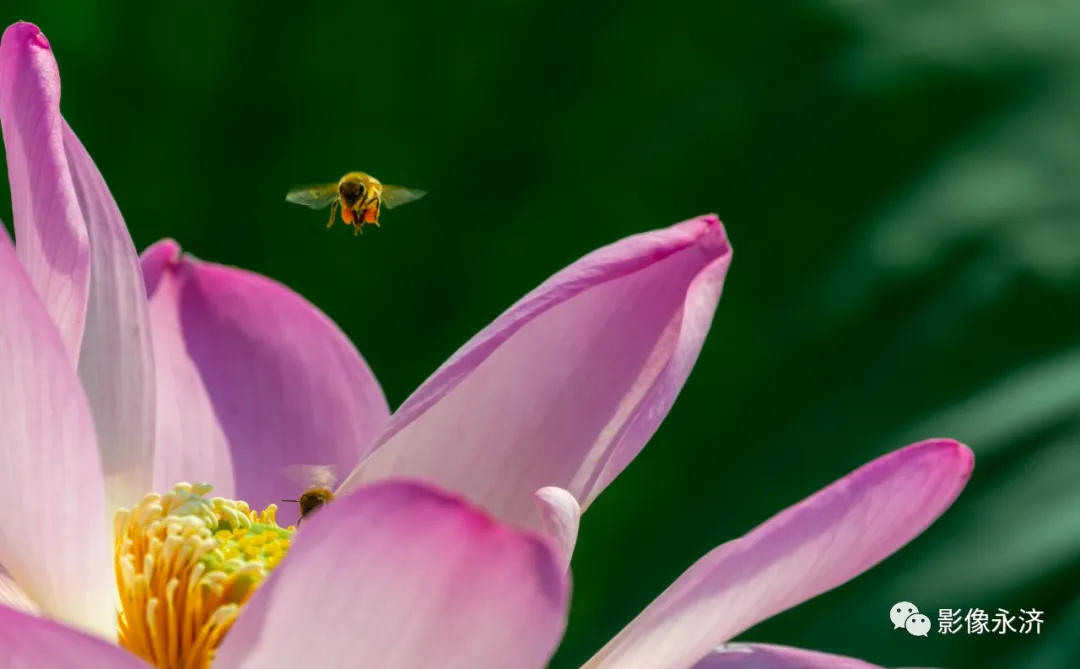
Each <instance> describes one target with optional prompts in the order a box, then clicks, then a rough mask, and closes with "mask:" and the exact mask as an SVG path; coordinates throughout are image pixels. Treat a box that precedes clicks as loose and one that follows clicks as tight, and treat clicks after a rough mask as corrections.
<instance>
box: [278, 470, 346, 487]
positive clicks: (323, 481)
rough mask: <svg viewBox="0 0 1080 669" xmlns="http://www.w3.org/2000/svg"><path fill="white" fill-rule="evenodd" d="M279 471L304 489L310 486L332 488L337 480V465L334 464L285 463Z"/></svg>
mask: <svg viewBox="0 0 1080 669" xmlns="http://www.w3.org/2000/svg"><path fill="white" fill-rule="evenodd" d="M281 473H282V475H283V476H284V477H285V478H287V479H289V480H290V481H292V482H293V483H295V484H296V485H298V486H301V487H302V488H303V489H304V490H308V489H311V488H329V489H330V490H333V489H334V486H335V485H337V482H338V473H337V467H335V466H334V465H286V466H284V467H282V468H281Z"/></svg>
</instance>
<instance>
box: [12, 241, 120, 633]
mask: <svg viewBox="0 0 1080 669" xmlns="http://www.w3.org/2000/svg"><path fill="white" fill-rule="evenodd" d="M0 337H2V339H3V345H2V346H0V370H2V373H0V407H3V408H4V417H3V420H0V509H8V510H9V511H13V512H9V513H3V514H0V563H2V564H3V565H4V568H5V569H6V570H7V572H8V573H9V574H10V576H11V578H12V579H13V580H14V581H15V582H16V583H18V584H19V586H20V587H21V588H22V589H23V590H24V591H25V592H26V593H27V594H28V595H29V596H30V598H31V599H32V600H33V601H35V602H37V604H38V605H39V606H40V607H41V609H42V610H44V611H45V612H46V613H49V614H50V615H52V616H55V617H57V618H60V619H62V620H65V621H67V622H70V623H71V624H73V625H76V626H79V627H83V628H85V629H90V630H93V631H95V632H97V633H99V634H102V635H105V636H108V637H110V638H113V637H115V634H116V604H115V602H116V585H115V581H114V577H113V571H112V561H111V559H112V542H111V539H112V534H111V527H110V526H109V525H107V524H106V520H107V517H106V511H105V500H104V494H105V493H104V485H103V481H102V475H101V463H100V460H99V459H98V451H97V443H96V440H95V438H94V423H93V420H92V419H91V417H90V409H89V406H88V404H87V401H86V396H85V395H84V394H83V390H82V387H81V386H80V385H79V380H78V379H77V378H76V376H75V370H74V369H73V368H72V366H71V362H70V360H69V358H68V356H67V353H66V351H65V350H64V344H63V342H62V341H61V340H60V335H59V334H58V333H57V331H56V327H55V326H54V325H53V322H52V320H51V319H50V318H49V314H48V312H47V311H46V310H45V307H44V305H42V303H41V300H40V298H39V297H38V295H37V293H36V292H35V291H34V287H33V286H32V285H31V283H30V279H29V278H28V277H27V275H26V272H25V271H24V270H23V267H22V265H20V264H19V260H18V258H17V257H16V256H15V249H13V248H12V247H11V245H10V244H8V243H7V240H0Z"/></svg>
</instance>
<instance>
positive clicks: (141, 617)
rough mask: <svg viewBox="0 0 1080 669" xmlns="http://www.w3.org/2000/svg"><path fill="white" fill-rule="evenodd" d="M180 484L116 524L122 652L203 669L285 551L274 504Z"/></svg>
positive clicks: (288, 534)
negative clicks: (256, 506) (259, 505)
mask: <svg viewBox="0 0 1080 669" xmlns="http://www.w3.org/2000/svg"><path fill="white" fill-rule="evenodd" d="M211 489H212V488H211V486H209V485H206V484H196V485H191V484H190V483H179V484H177V485H176V487H174V488H173V489H172V491H171V492H169V493H166V494H164V495H159V494H156V493H154V494H150V495H147V496H146V497H144V498H143V499H142V501H141V502H139V503H138V504H137V505H136V506H135V507H134V508H132V509H121V510H120V511H118V512H117V514H116V519H115V530H116V533H115V535H114V536H115V541H116V544H115V548H116V558H115V568H116V585H117V588H118V590H119V594H120V602H119V628H120V645H122V646H123V647H124V648H127V649H128V650H130V651H131V652H132V653H134V654H136V655H138V656H139V657H141V658H143V659H144V660H146V661H147V662H149V663H150V664H151V665H153V666H154V667H157V669H208V668H209V667H210V661H211V660H212V659H213V655H214V650H215V649H216V648H217V647H218V645H219V644H220V643H221V640H222V638H223V637H224V636H225V633H226V632H228V631H229V628H230V627H232V624H233V622H234V621H235V620H236V616H237V615H238V614H239V612H240V608H241V607H242V606H243V605H244V604H245V603H246V602H247V601H248V599H250V598H251V595H252V593H254V591H255V589H256V588H257V587H258V585H259V584H260V583H262V581H263V579H265V578H266V575H267V574H268V573H269V571H270V570H271V569H273V568H274V567H276V566H277V564H278V563H279V562H280V561H281V559H282V558H283V557H285V553H286V552H287V551H288V550H289V545H290V542H291V540H292V535H293V532H294V530H293V528H291V527H290V528H283V527H279V526H278V524H277V519H276V517H275V514H276V513H277V507H276V506H275V505H273V504H271V505H270V506H269V507H267V508H266V510H265V511H262V512H256V511H252V510H251V509H250V508H249V507H248V505H247V504H246V503H244V502H237V501H234V500H231V499H224V498H221V497H213V498H210V497H208V496H207V495H208V494H209V492H210V491H211Z"/></svg>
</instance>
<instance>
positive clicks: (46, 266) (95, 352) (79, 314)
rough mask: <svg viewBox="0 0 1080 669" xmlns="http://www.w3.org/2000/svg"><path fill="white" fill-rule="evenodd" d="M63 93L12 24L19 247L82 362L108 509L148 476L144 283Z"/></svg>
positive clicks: (6, 54) (8, 85) (0, 58)
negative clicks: (63, 110) (66, 113)
mask: <svg viewBox="0 0 1080 669" xmlns="http://www.w3.org/2000/svg"><path fill="white" fill-rule="evenodd" d="M59 102H60V79H59V74H58V72H57V68H56V61H55V59H54V58H53V55H52V51H51V50H50V49H49V45H48V41H47V40H46V39H45V36H44V35H42V34H41V33H40V32H39V31H38V29H37V27H36V26H34V25H31V24H28V23H19V24H15V25H14V26H12V27H10V28H8V30H7V31H6V32H5V33H4V37H3V41H2V44H0V121H2V122H3V131H4V142H5V147H6V150H7V157H8V172H9V174H10V178H11V193H12V206H13V209H14V213H15V230H16V235H17V237H18V248H17V250H18V254H19V258H20V260H22V262H23V264H24V265H25V266H26V268H27V271H28V272H29V274H30V278H31V280H32V282H33V284H34V285H35V286H36V287H37V289H38V292H39V294H40V295H42V296H43V297H44V299H45V304H46V307H47V308H48V310H49V312H50V314H51V315H52V317H53V320H54V322H55V323H56V324H57V327H58V328H59V329H60V333H61V337H62V338H63V340H64V344H65V347H66V348H67V351H68V356H69V357H70V359H71V360H72V361H77V362H78V368H79V376H80V378H81V379H82V382H83V385H84V388H85V390H86V393H87V396H88V398H89V400H90V409H91V411H92V413H93V415H94V423H95V425H96V427H97V430H98V443H99V444H101V447H102V453H101V459H102V463H103V466H104V470H105V476H106V485H107V498H106V502H107V507H108V508H110V509H115V508H118V507H120V506H126V505H129V504H132V503H134V502H135V501H137V500H138V499H139V498H140V497H141V496H142V495H144V494H145V493H146V492H147V491H148V490H149V489H150V485H151V474H152V462H153V453H152V449H153V441H152V439H153V429H154V428H153V426H154V413H153V412H154V403H153V382H154V370H153V358H152V357H151V353H152V351H151V344H150V329H149V322H148V319H147V313H146V292H145V289H144V288H143V282H142V273H141V271H140V268H139V262H138V254H136V252H135V247H134V245H133V244H132V242H131V237H130V235H128V231H127V226H125V225H124V220H123V218H121V216H120V212H119V210H118V209H117V207H116V203H115V202H114V201H113V198H112V195H110V194H109V190H108V188H107V187H106V186H105V182H104V180H103V179H102V178H101V174H100V173H99V172H98V170H97V167H95V166H94V162H93V160H91V159H90V156H89V155H88V154H87V153H86V150H85V149H84V148H83V146H82V144H80V143H79V140H78V138H76V137H75V134H74V133H73V132H72V131H71V128H69V127H68V126H67V123H66V122H65V121H64V119H63V118H62V117H61V115H60V107H59ZM88 240H89V241H88ZM91 270H92V271H91Z"/></svg>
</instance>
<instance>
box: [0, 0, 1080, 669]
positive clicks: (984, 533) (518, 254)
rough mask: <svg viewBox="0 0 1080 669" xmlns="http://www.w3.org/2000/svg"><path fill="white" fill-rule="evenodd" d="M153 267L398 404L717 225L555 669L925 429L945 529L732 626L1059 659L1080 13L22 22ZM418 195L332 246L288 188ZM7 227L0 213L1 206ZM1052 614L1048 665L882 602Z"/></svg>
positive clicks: (458, 9)
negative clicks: (325, 357) (952, 457)
mask: <svg viewBox="0 0 1080 669" xmlns="http://www.w3.org/2000/svg"><path fill="white" fill-rule="evenodd" d="M0 18H2V19H3V20H2V23H3V24H8V23H11V22H13V21H15V20H17V19H25V20H30V21H33V22H35V23H37V24H38V25H39V26H40V27H41V28H42V30H43V31H44V32H45V33H46V35H48V37H49V39H50V41H51V43H52V45H53V48H54V50H55V52H56V55H57V58H58V60H59V62H60V68H61V74H62V77H63V83H64V89H63V103H62V107H63V111H64V114H65V116H66V117H67V119H68V120H69V122H70V123H71V125H72V127H74V128H75V130H76V132H77V133H78V134H79V136H80V138H81V139H82V141H83V142H84V144H85V145H86V146H87V148H88V149H89V150H90V152H91V154H92V155H93V156H94V158H95V160H96V162H97V164H98V166H99V168H100V169H101V171H102V173H103V174H104V175H105V178H106V179H107V181H108V183H109V185H110V187H111V189H112V192H113V194H114V195H115V197H116V199H117V201H118V202H119V204H120V208H121V210H122V211H123V212H124V215H125V218H126V220H127V222H128V224H129V226H130V228H131V233H132V236H133V237H134V239H135V243H136V246H138V247H139V248H140V249H142V248H144V247H145V246H147V245H149V244H150V243H152V242H153V241H155V240H157V239H159V238H161V237H165V236H169V237H174V238H176V239H177V240H179V241H180V243H181V244H182V245H183V246H184V247H185V249H186V250H188V251H190V252H192V253H194V254H195V255H197V256H199V257H201V258H204V259H207V260H215V261H219V262H224V263H230V264H235V265H240V266H243V267H247V268H251V269H253V270H256V271H259V272H262V273H264V274H267V275H269V276H271V277H274V278H276V279H279V280H281V281H283V282H284V283H286V284H288V285H289V286H291V287H293V288H294V289H296V290H297V291H299V292H300V293H301V294H303V295H305V296H306V297H308V298H309V299H311V300H312V301H314V302H315V304H317V305H319V306H320V307H321V308H322V309H323V310H325V311H326V313H328V314H329V315H330V316H331V317H332V318H333V319H334V320H336V321H337V322H338V323H339V324H341V326H342V327H343V328H344V329H345V330H346V331H347V332H348V333H349V335H350V336H351V337H352V338H353V340H354V341H355V342H356V343H357V345H358V346H359V348H360V349H361V351H362V352H363V354H364V356H365V357H366V358H367V360H368V361H369V362H370V363H371V365H372V367H373V368H374V369H375V371H376V373H377V374H378V376H379V378H380V379H381V381H382V383H383V387H384V388H385V390H386V393H387V396H388V398H389V400H390V403H391V405H392V406H396V405H397V404H399V403H400V402H401V401H402V400H403V399H404V398H405V397H406V396H407V395H408V393H409V392H410V391H411V390H412V389H413V388H415V387H416V386H417V385H418V384H419V383H420V382H422V381H423V380H424V378H425V377H426V376H427V375H428V374H429V373H430V372H431V371H433V370H434V369H435V367H436V366H437V365H438V364H439V363H440V362H441V361H442V360H443V359H445V358H446V357H447V356H448V355H450V354H451V353H452V352H453V351H454V350H455V349H456V348H457V347H458V346H459V345H461V344H462V343H464V342H465V341H466V340H467V339H468V338H469V337H470V336H471V335H472V334H473V333H475V332H476V331H477V330H479V329H480V328H482V327H483V326H484V325H485V324H487V323H488V322H489V321H491V320H492V319H493V318H494V317H495V316H496V315H498V314H499V313H500V312H501V311H502V310H503V309H504V308H506V307H507V306H509V305H510V304H511V303H512V302H513V301H514V300H515V299H517V298H518V297H519V296H520V295H522V294H523V293H525V292H526V291H528V290H530V289H531V288H533V287H534V286H535V285H536V284H538V283H539V282H540V281H542V280H543V279H544V278H546V277H547V276H548V275H549V274H551V273H552V272H554V271H556V270H558V269H559V268H561V267H563V266H564V265H566V264H567V263H569V262H572V261H573V260H574V259H576V258H577V257H579V256H581V255H582V254H584V253H586V252H588V251H590V250H591V249H594V248H596V247H598V246H600V245H603V244H605V243H608V242H610V241H613V240H615V239H617V238H619V237H622V236H625V235H629V234H632V233H636V232H640V231H643V230H647V229H651V228H657V227H663V226H666V225H669V224H671V223H674V222H677V221H680V220H683V219H685V218H688V217H691V216H694V215H697V214H700V213H706V212H716V213H718V214H720V216H721V218H722V219H723V220H724V221H725V223H726V225H727V228H728V232H729V234H730V237H731V239H732V241H733V244H734V248H735V250H736V252H735V261H734V263H733V265H732V270H731V272H730V274H729V277H728V284H727V289H726V292H725V294H724V297H723V300H722V302H721V305H720V309H719V311H718V313H717V317H716V320H715V323H714V326H713V330H712V334H711V335H710V337H709V340H708V342H707V344H706V346H705V350H704V351H703V353H702V355H701V358H700V362H699V363H698V366H697V368H696V370H695V372H694V374H693V375H692V377H691V378H690V381H689V382H688V383H687V385H686V387H685V389H684V391H683V393H682V396H681V397H680V399H679V401H678V403H677V404H676V405H675V407H674V409H673V410H672V411H671V414H670V416H669V417H668V419H667V421H666V422H665V423H664V425H663V427H662V428H661V429H660V431H659V433H658V434H657V435H656V437H655V439H654V440H653V441H652V443H651V444H650V445H649V447H648V448H647V449H646V450H645V452H644V453H643V455H642V456H641V457H639V458H638V459H637V460H636V461H635V462H634V464H633V465H632V466H631V467H630V468H629V469H628V470H627V472H626V473H625V474H624V475H623V476H622V477H621V478H620V479H619V480H618V482H617V483H616V484H615V485H613V486H612V487H610V488H609V489H608V491H607V492H606V494H604V495H603V496H602V497H601V499H600V500H599V501H598V502H597V503H596V504H595V505H594V506H593V507H592V508H591V509H590V511H589V513H588V514H587V515H586V517H585V519H584V522H583V526H582V530H581V539H580V543H579V548H578V551H577V553H576V555H575V558H574V564H573V568H574V576H575V593H574V603H573V610H572V618H571V623H570V629H569V631H568V634H567V637H566V641H565V643H564V645H563V647H562V649H561V650H560V652H559V654H558V656H557V657H556V659H555V660H554V662H553V663H552V667H554V668H555V669H563V668H569V667H574V666H577V664H578V663H580V662H582V661H584V660H585V659H587V658H588V657H589V656H590V654H591V653H592V652H593V651H595V650H596V649H597V648H598V647H599V646H600V645H602V643H603V642H604V641H605V640H606V639H607V638H608V637H610V636H611V635H612V634H614V633H615V632H617V631H618V630H619V629H620V628H621V627H622V625H624V624H625V623H626V622H627V621H628V620H629V619H630V618H631V617H632V616H633V615H634V614H635V613H636V612H637V611H638V610H640V609H641V608H642V607H643V606H645V605H646V604H647V603H648V602H649V601H650V600H651V599H652V598H653V597H655V596H656V595H657V594H658V593H659V592H660V591H661V590H662V589H663V588H664V587H665V586H666V585H667V584H668V583H669V582H670V581H671V580H672V579H674V578H675V577H676V576H678V574H679V573H680V572H681V571H682V570H683V569H684V568H686V567H687V566H688V565H689V564H691V563H692V562H693V561H694V560H695V559H697V558H698V557H699V556H700V555H702V554H703V553H705V552H706V551H708V550H709V549H711V548H712V547H713V546H715V545H717V544H719V543H722V542H723V541H725V540H727V539H730V538H733V537H735V536H737V535H739V534H741V533H743V532H745V531H747V530H749V529H750V528H752V527H753V526H754V525H756V524H757V523H759V522H761V521H763V520H764V519H766V518H767V517H768V516H770V515H771V514H773V513H775V512H777V511H779V510H781V509H782V508H784V507H785V506H787V505H789V504H791V503H794V502H796V501H798V500H800V499H801V498H802V497H804V496H805V495H807V494H809V493H812V492H813V491H815V490H817V489H818V488H820V487H822V486H824V485H826V484H828V483H829V482H831V481H832V480H834V479H836V478H838V477H840V476H842V475H843V474H845V473H847V472H848V471H849V470H851V469H853V468H855V467H856V466H858V465H860V464H862V463H863V462H865V461H866V460H868V459H870V458H872V457H874V456H877V455H880V454H882V453H885V452H886V451H888V450H891V449H894V448H896V447H899V446H901V445H904V444H906V443H908V442H911V441H915V440H918V439H921V438H925V437H929V436H952V437H956V438H958V439H961V440H963V441H966V442H967V443H969V444H971V446H972V447H973V448H974V449H975V451H976V453H977V466H976V470H975V475H974V478H973V479H972V482H971V484H970V485H969V487H968V488H967V490H966V492H965V493H964V495H963V496H962V497H961V499H960V501H959V502H958V503H957V504H956V505H955V506H954V507H953V508H952V509H951V510H950V511H949V512H948V513H947V514H946V516H945V517H944V518H942V520H941V521H940V522H938V523H937V524H936V525H934V526H933V527H932V528H931V529H930V530H929V531H928V532H927V533H926V534H925V535H923V536H922V537H920V538H919V539H918V540H917V541H915V542H914V543H913V544H912V545H911V546H909V547H907V548H905V549H904V550H903V551H901V552H900V553H899V554H897V555H896V556H894V557H892V558H890V559H889V560H887V561H886V562H885V563H883V564H882V565H881V566H879V567H877V568H875V569H874V570H873V571H872V572H870V573H869V574H866V575H864V576H861V577H859V578H858V579H857V580H855V581H854V582H852V583H850V584H848V585H846V586H844V587H842V588H840V589H838V590H836V591H834V592H831V593H829V594H827V595H825V596H822V597H819V598H817V599H815V600H814V601H812V602H809V603H807V604H805V605H803V606H800V607H798V608H797V609H795V610H792V611H789V612H787V613H784V614H782V615H780V616H778V617H777V618H775V619H773V620H770V621H768V622H766V623H764V624H762V625H760V626H759V627H757V628H754V629H753V630H751V631H750V632H749V633H748V634H746V635H744V636H745V638H746V639H749V640H755V641H769V642H776V643H786V644H794V645H800V646H806V647H811V648H816V649H820V650H826V651H830V652H835V653H843V654H850V655H855V656H858V657H861V658H863V659H866V660H869V661H872V662H875V663H879V664H882V665H886V666H914V665H917V666H942V667H952V668H957V669H967V668H972V669H984V668H998V667H1001V668H1006V667H1007V668H1010V669H1012V668H1026V667H1032V668H1036V669H1055V668H1057V667H1061V668H1072V667H1077V666H1080V420H1078V418H1080V412H1078V408H1080V348H1078V347H1077V343H1078V342H1080V337H1078V334H1080V319H1078V318H1077V317H1076V313H1077V308H1078V307H1080V227H1078V223H1077V222H1078V217H1080V191H1078V188H1080V67H1078V65H1080V40H1077V39H1076V37H1075V36H1076V26H1078V25H1080V3H1078V2H1075V1H1071V2H1070V1H1067V0H1057V1H1054V0H1024V1H1023V2H1018V1H1017V0H968V1H961V0H921V1H915V0H907V1H903V2H901V1H899V0H897V1H888V0H832V1H828V0H818V1H807V2H798V3H795V2H784V1H770V2H757V3H751V2H734V1H732V0H725V1H715V0H714V1H713V2H700V1H699V0H668V1H667V2H664V3H659V4H657V3H645V2H618V1H616V0H578V1H577V2H569V1H567V0H557V1H548V2H541V1H540V0H501V1H497V0H487V1H478V2H467V3H442V2H435V1H433V0H402V1H401V2H396V3H359V2H357V3H348V2H345V3H342V2H327V1H325V0H317V1H310V2H307V3H280V4H278V5H272V4H271V3H267V2H254V1H252V0H235V1H233V2H221V3H199V2H197V3H118V2H115V3H104V2H90V1H88V0H9V1H8V2H6V3H5V6H4V7H3V8H2V9H0ZM353 169H361V170H365V171H370V172H371V173H373V174H375V175H376V176H378V177H380V178H382V179H383V180H384V181H388V182H392V183H400V184H403V185H407V186H413V187H417V188H423V189H426V190H428V191H429V193H430V194H429V195H428V196H427V197H426V198H425V199H423V200H421V201H420V202H419V203H416V204H412V205H409V206H408V207H405V208H402V209H399V210H394V211H393V212H390V213H388V214H387V215H385V216H384V222H383V228H382V229H380V230H371V232H370V233H369V234H365V235H363V236H362V237H359V238H354V237H353V236H352V234H351V232H350V231H349V229H348V228H345V227H343V226H340V225H339V226H335V228H334V229H333V230H330V231H327V230H326V229H325V228H324V225H325V220H326V212H313V211H310V210H306V209H303V208H300V207H296V206H293V205H288V204H286V203H285V201H284V194H285V192H286V190H288V189H289V188H290V187H292V186H295V185H297V184H300V183H305V182H311V181H320V180H324V181H331V180H334V179H336V178H337V177H338V176H340V175H341V174H342V173H344V172H346V171H348V170H353ZM4 198H5V199H4V200H3V202H0V216H3V217H4V219H5V220H7V221H10V211H11V209H10V202H9V201H8V200H7V199H6V193H5V195H4ZM897 600H910V601H913V602H915V603H916V604H918V606H920V607H921V608H922V609H923V610H924V611H930V612H936V611H937V609H939V608H968V607H981V608H983V609H986V610H988V611H989V612H991V613H993V612H994V611H995V610H996V609H997V608H999V607H1002V608H1006V609H1009V610H1011V611H1013V612H1015V611H1017V610H1018V609H1020V608H1037V609H1041V610H1043V611H1045V619H1046V624H1045V626H1044V628H1043V633H1042V634H1041V635H1040V636H1021V635H1019V634H1010V635H1007V636H994V635H990V636H986V635H984V636H974V635H971V636H969V635H966V634H960V635H957V636H942V635H939V634H937V633H936V630H935V632H934V633H932V634H931V635H930V637H929V638H927V639H917V638H914V637H911V636H909V635H907V634H903V633H902V632H900V631H894V630H893V629H892V627H891V625H890V623H889V622H888V615H887V612H888V609H889V607H890V606H891V605H892V604H893V603H894V602H896V601H897Z"/></svg>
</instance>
